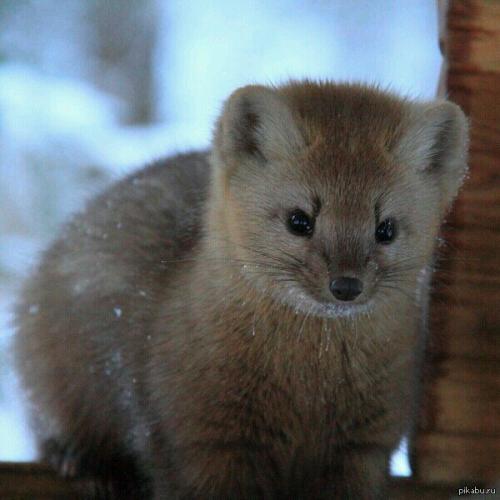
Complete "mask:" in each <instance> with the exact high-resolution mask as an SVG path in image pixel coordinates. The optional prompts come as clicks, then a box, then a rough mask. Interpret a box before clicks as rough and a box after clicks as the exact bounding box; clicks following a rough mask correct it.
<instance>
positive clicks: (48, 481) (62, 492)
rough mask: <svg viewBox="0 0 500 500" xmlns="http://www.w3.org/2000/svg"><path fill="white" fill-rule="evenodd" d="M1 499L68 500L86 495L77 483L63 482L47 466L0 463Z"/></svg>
mask: <svg viewBox="0 0 500 500" xmlns="http://www.w3.org/2000/svg"><path fill="white" fill-rule="evenodd" d="M0 498H5V499H16V500H33V499H36V500H59V499H60V500H67V499H68V498H72V499H78V498H84V495H83V494H82V493H81V489H80V488H78V487H77V486H76V482H75V481H70V480H62V479H61V478H59V477H57V476H56V475H55V474H54V472H53V471H52V470H51V469H50V468H48V467H47V466H45V465H40V464H35V463H8V462H0Z"/></svg>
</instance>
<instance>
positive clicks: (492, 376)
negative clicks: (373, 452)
mask: <svg viewBox="0 0 500 500" xmlns="http://www.w3.org/2000/svg"><path fill="white" fill-rule="evenodd" d="M447 6H448V17H447V22H444V21H445V19H444V14H445V12H446V7H447ZM439 7H440V14H441V33H440V47H441V48H442V50H443V52H444V55H445V62H444V66H443V68H444V69H445V71H444V73H443V74H442V78H441V82H440V95H442V96H444V95H447V96H448V97H449V98H450V99H451V100H453V101H455V102H457V103H458V104H459V105H460V106H461V107H462V109H464V111H465V112H466V114H468V116H469V120H470V125H471V144H470V162H469V163H470V167H471V171H470V176H469V178H468V179H467V182H466V184H465V186H464V189H463V190H462V192H461V193H460V196H459V198H458V200H457V203H456V205H455V208H454V211H453V213H452V214H451V215H450V216H449V218H448V220H449V222H448V224H447V225H446V227H445V229H444V231H443V233H444V235H445V237H446V240H447V241H448V243H447V244H446V245H445V246H443V247H442V248H441V249H440V253H441V254H442V258H441V259H440V261H439V262H440V263H439V267H440V271H439V272H438V273H437V274H436V276H435V279H434V283H433V286H434V288H435V290H436V292H435V293H434V294H433V297H432V302H431V308H430V315H431V316H430V330H431V332H430V345H429V349H430V351H431V354H432V357H431V358H430V359H431V360H432V363H431V364H430V365H428V366H427V367H426V373H427V376H428V379H429V383H428V391H427V393H426V394H425V395H424V402H425V404H424V406H423V408H422V416H421V420H420V422H419V426H420V432H419V433H418V434H417V438H416V441H415V443H414V450H415V460H414V466H415V468H416V471H417V478H418V479H419V480H420V481H422V482H431V483H446V482H449V483H453V482H463V481H470V482H471V484H476V483H481V482H482V483H484V482H488V481H494V480H497V479H498V478H499V477H500V464H499V460H498V457H499V456H500V418H499V415H500V407H499V405H500V402H499V398H500V396H499V394H500V390H499V389H500V387H499V370H500V368H497V366H498V362H499V360H500V343H499V338H500V141H499V137H500V50H499V47H500V2H498V1H486V0H468V1H467V2H464V1H461V0H450V1H449V2H446V1H443V0H441V1H439Z"/></svg>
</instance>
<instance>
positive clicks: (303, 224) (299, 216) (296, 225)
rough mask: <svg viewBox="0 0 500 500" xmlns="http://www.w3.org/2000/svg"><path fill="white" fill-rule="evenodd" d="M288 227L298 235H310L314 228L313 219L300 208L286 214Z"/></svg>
mask: <svg viewBox="0 0 500 500" xmlns="http://www.w3.org/2000/svg"><path fill="white" fill-rule="evenodd" d="M288 229H289V231H290V232H291V233H293V234H296V235H298V236H310V235H311V234H312V232H313V230H314V221H312V220H311V219H310V218H309V216H308V215H307V214H306V213H305V212H303V211H302V210H299V209H297V210H294V211H293V212H291V213H290V215H289V216H288Z"/></svg>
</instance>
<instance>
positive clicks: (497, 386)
mask: <svg viewBox="0 0 500 500" xmlns="http://www.w3.org/2000/svg"><path fill="white" fill-rule="evenodd" d="M438 369H439V373H438V374H437V377H436V381H435V383H434V384H433V385H432V386H431V388H430V397H431V398H432V399H433V401H434V402H435V403H434V404H435V407H434V412H433V415H432V417H431V418H429V419H427V420H424V422H422V424H421V425H422V428H423V430H429V431H430V430H432V431H437V432H442V433H452V434H459V433H465V434H467V435H468V436H469V437H471V436H472V435H474V434H477V435H478V438H479V439H482V438H483V437H485V436H493V437H500V418H499V415H500V365H499V364H498V362H496V361H490V360H485V359H479V360H478V359H467V358H448V359H446V360H444V361H443V362H441V363H439V365H438Z"/></svg>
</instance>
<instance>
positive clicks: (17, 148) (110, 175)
mask: <svg viewBox="0 0 500 500" xmlns="http://www.w3.org/2000/svg"><path fill="white" fill-rule="evenodd" d="M439 65H440V56H439V51H438V46H437V13H436V6H435V1H434V0H405V1H398V0H354V1H349V2H348V1H342V0H272V1H271V0H226V1H224V0H218V1H206V0H188V1H186V0H106V1H104V0H101V1H99V0H65V1H64V2H61V1H58V0H38V1H36V0H0V460H30V459H32V458H33V457H34V455H35V450H34V447H33V442H32V439H31V436H30V434H29V431H28V430H27V426H26V418H25V414H24V412H23V407H22V403H21V400H22V399H21V397H20V393H19V389H18V387H17V386H16V380H15V377H14V375H13V373H12V370H11V367H10V363H9V356H8V345H9V342H10V339H11V337H12V333H13V332H12V327H11V326H10V308H11V305H12V303H13V301H14V300H15V297H16V293H17V290H18V289H19V286H20V283H21V282H22V280H23V278H24V277H25V276H26V275H27V274H28V273H29V271H30V269H31V267H32V266H33V263H34V262H35V261H36V257H37V254H38V252H39V251H40V249H41V248H43V247H44V246H46V245H47V243H48V242H49V241H50V239H51V238H53V237H54V235H55V234H56V232H57V229H58V227H59V226H60V224H61V222H62V221H63V220H64V219H66V218H67V217H68V215H69V214H71V213H72V212H74V211H76V210H78V209H80V208H81V207H82V206H83V205H84V203H85V200H87V199H88V198H89V197H90V196H92V195H93V194H94V193H96V192H98V191H99V190H102V189H103V188H104V187H105V186H106V185H108V184H109V183H110V182H112V181H113V180H114V179H116V178H119V177H120V176H122V175H124V174H125V173H126V172H128V171H130V170H131V169H134V168H138V167H139V166H140V165H141V164H143V163H144V162H148V161H150V160H153V159H155V158H158V157H160V156H163V155H168V154H170V153H172V152H176V151H180V150H185V149H189V148H192V147H203V146H206V145H207V144H208V143H209V140H210V135H211V129H212V123H213V121H214V119H215V117H216V116H217V114H218V112H219V110H220V108H221V103H222V101H223V99H224V98H225V97H227V96H228V94H229V93H231V91H232V90H234V89H235V88H236V87H238V86H241V85H244V84H247V83H251V82H258V83H279V82H283V81H285V80H287V79H288V78H291V77H293V78H300V77H310V78H315V77H317V78H331V79H336V80H349V81H351V80H363V81H365V82H377V83H379V84H382V86H385V87H388V88H391V89H393V90H395V91H399V92H401V93H403V94H405V95H410V96H414V97H421V98H432V97H433V96H434V94H435V91H436V87H437V79H438V73H439ZM394 470H395V471H396V472H398V473H400V474H407V473H408V469H407V465H406V462H405V459H404V453H403V454H400V455H399V456H398V458H397V459H396V460H395V462H394Z"/></svg>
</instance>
